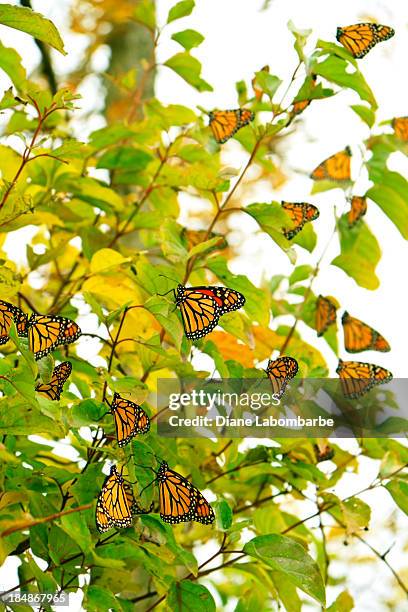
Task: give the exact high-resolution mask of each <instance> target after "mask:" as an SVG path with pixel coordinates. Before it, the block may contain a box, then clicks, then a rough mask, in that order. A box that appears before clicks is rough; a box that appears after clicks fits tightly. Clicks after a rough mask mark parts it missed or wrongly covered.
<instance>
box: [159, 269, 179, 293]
mask: <svg viewBox="0 0 408 612" xmlns="http://www.w3.org/2000/svg"><path fill="white" fill-rule="evenodd" d="M159 276H161V277H162V278H167V280H171V281H173V282H174V283H177V285H178V284H179V281H178V280H176V279H175V278H171V276H166V275H165V274H159ZM172 291H173V292H174V289H169V290H168V291H166V293H158V294H157V295H160V296H161V297H163V296H165V295H168V294H169V293H171V292H172Z"/></svg>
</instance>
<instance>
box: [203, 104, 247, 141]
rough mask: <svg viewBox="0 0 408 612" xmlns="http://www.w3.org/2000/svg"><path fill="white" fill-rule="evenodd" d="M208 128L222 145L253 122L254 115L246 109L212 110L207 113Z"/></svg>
mask: <svg viewBox="0 0 408 612" xmlns="http://www.w3.org/2000/svg"><path fill="white" fill-rule="evenodd" d="M209 118H210V123H209V126H210V128H211V130H212V133H213V135H214V138H215V140H216V141H217V142H218V143H220V144H223V143H224V142H227V140H229V139H230V138H232V136H234V134H236V132H238V130H240V129H241V128H242V127H244V126H245V125H248V123H250V122H251V121H253V120H254V118H255V115H254V113H253V112H252V111H250V110H248V109H247V108H237V109H235V110H224V111H220V110H214V111H212V112H210V113H209Z"/></svg>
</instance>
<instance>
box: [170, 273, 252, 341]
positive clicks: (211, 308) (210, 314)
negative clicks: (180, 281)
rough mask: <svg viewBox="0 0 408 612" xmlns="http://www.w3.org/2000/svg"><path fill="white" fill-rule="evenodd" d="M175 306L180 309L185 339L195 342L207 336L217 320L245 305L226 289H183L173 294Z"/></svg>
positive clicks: (234, 293) (240, 298) (241, 296)
mask: <svg viewBox="0 0 408 612" xmlns="http://www.w3.org/2000/svg"><path fill="white" fill-rule="evenodd" d="M175 300H176V306H177V307H178V308H179V309H180V312H181V318H182V320H183V326H184V331H185V334H186V336H187V338H190V339H191V340H197V339H198V338H202V337H203V336H205V335H206V334H209V333H210V332H211V331H212V330H213V329H214V327H216V325H217V324H218V321H219V318H220V317H221V316H222V315H223V314H225V313H227V312H231V311H232V310H238V309H239V308H241V307H242V306H243V305H244V304H245V297H244V296H243V295H242V294H241V293H239V292H238V291H235V290H234V289H228V288H227V287H205V286H202V287H201V286H200V287H184V285H178V287H177V293H176V292H175Z"/></svg>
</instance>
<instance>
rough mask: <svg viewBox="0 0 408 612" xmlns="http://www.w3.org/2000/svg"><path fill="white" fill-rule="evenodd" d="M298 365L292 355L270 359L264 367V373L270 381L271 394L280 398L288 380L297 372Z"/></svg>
mask: <svg viewBox="0 0 408 612" xmlns="http://www.w3.org/2000/svg"><path fill="white" fill-rule="evenodd" d="M298 370H299V366H298V362H297V361H296V359H294V358H293V357H286V356H282V357H278V358H277V359H274V360H272V359H270V360H269V361H268V365H267V367H266V370H265V371H266V373H267V375H268V377H269V380H270V381H271V383H272V390H273V394H274V395H276V396H277V397H278V399H280V398H281V397H282V396H283V394H284V393H285V389H286V386H287V384H288V381H289V380H290V379H291V378H294V377H295V376H296V374H297V373H298Z"/></svg>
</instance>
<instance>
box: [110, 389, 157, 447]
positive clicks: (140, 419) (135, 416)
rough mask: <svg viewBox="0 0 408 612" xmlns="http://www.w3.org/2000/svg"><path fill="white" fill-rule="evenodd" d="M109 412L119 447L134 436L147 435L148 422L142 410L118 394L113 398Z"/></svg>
mask: <svg viewBox="0 0 408 612" xmlns="http://www.w3.org/2000/svg"><path fill="white" fill-rule="evenodd" d="M111 411H112V414H113V416H114V419H115V426H116V437H117V440H118V444H119V446H125V444H127V443H128V442H130V440H131V439H132V438H133V437H134V436H136V435H137V434H139V433H140V434H144V433H147V432H148V431H149V429H150V420H149V417H148V416H147V414H146V412H145V411H144V410H143V408H141V407H140V406H138V405H137V404H135V403H134V402H131V401H130V400H127V399H124V398H123V397H121V396H120V395H119V393H115V394H114V396H113V401H112V405H111Z"/></svg>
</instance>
